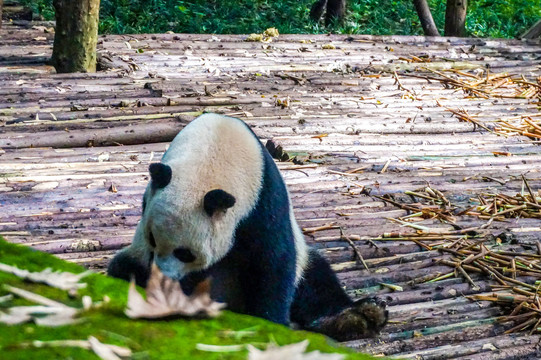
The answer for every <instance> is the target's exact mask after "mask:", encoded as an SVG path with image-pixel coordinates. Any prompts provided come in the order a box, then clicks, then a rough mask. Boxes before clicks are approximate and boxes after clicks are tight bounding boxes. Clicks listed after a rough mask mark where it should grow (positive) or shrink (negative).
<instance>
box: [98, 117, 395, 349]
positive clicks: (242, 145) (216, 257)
mask: <svg viewBox="0 0 541 360" xmlns="http://www.w3.org/2000/svg"><path fill="white" fill-rule="evenodd" d="M149 171H150V183H149V184H148V186H147V188H146V190H145V193H144V195H143V214H142V218H141V221H140V222H139V224H138V225H137V229H136V232H135V236H134V239H133V242H132V244H131V245H130V246H128V247H127V248H125V249H123V250H121V251H120V252H119V253H117V254H116V256H115V257H114V258H113V260H112V262H111V263H110V265H109V268H108V273H109V274H110V275H112V276H114V277H118V278H122V279H126V280H129V279H130V278H132V277H135V279H136V282H137V284H139V285H141V286H144V285H145V284H146V282H147V279H148V277H149V273H150V267H151V264H152V262H154V263H156V265H157V266H158V267H159V268H160V270H161V271H162V272H163V273H164V274H165V275H167V276H168V277H170V278H173V279H176V280H179V281H180V283H181V285H182V288H183V289H184V290H185V291H186V292H188V293H189V292H191V291H192V290H193V288H194V287H195V286H196V285H197V284H198V283H199V282H200V281H202V280H204V279H205V278H207V277H209V276H211V277H212V279H213V280H212V287H211V297H212V298H214V299H215V300H218V301H222V302H225V303H226V304H227V306H228V308H229V309H230V310H232V311H235V312H239V313H243V314H249V315H253V316H258V317H261V318H265V319H268V320H270V321H273V322H276V323H280V324H285V325H288V324H291V323H293V324H296V325H297V326H299V327H300V328H303V329H308V330H313V331H317V332H321V333H324V334H326V335H328V336H330V337H332V338H334V339H336V340H340V341H342V340H348V339H352V338H359V337H366V336H371V335H374V334H377V333H378V332H379V331H380V330H381V329H382V327H383V326H384V325H385V323H386V322H387V310H386V309H385V303H384V302H383V301H380V300H379V299H377V298H367V299H363V300H360V301H357V302H353V301H352V300H351V299H350V298H349V297H348V296H347V295H346V293H345V292H344V291H343V289H342V288H341V286H340V284H339V282H338V279H337V278H336V276H335V274H334V273H333V271H332V270H331V268H330V266H329V264H328V263H327V262H326V261H325V260H324V259H323V258H322V257H321V256H320V255H319V254H318V253H317V252H316V251H315V250H312V249H310V248H308V246H307V245H306V243H305V240H304V238H303V235H302V232H301V230H300V228H299V226H298V225H297V222H296V221H295V218H294V215H293V209H292V206H291V201H290V199H289V194H288V191H287V189H286V186H285V184H284V181H283V179H282V177H281V175H280V173H279V171H278V168H277V167H276V165H275V163H274V161H273V159H272V157H271V156H270V154H269V153H268V151H267V150H266V149H265V148H264V147H263V146H262V144H261V142H260V141H259V139H258V138H257V136H256V135H255V134H254V133H253V132H252V130H251V129H250V128H249V127H248V126H247V125H246V124H245V123H244V122H242V121H241V120H239V119H236V118H233V117H227V116H223V115H218V114H211V113H208V114H204V115H201V116H199V117H198V118H196V119H195V120H193V121H192V122H191V123H190V124H188V125H187V126H186V127H185V128H184V129H183V130H182V131H180V132H179V134H178V135H177V136H176V137H175V139H174V140H173V142H172V143H171V144H170V146H169V148H168V150H167V151H166V152H165V154H164V155H163V158H162V159H161V162H159V163H153V164H151V165H150V167H149Z"/></svg>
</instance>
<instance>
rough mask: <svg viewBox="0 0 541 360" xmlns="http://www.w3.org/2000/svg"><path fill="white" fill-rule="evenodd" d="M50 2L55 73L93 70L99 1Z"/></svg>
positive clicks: (63, 0)
mask: <svg viewBox="0 0 541 360" xmlns="http://www.w3.org/2000/svg"><path fill="white" fill-rule="evenodd" d="M53 5H54V8H55V11H56V14H55V17H56V31H55V37H54V47H53V57H52V64H53V66H54V67H55V69H56V72H58V73H68V72H95V71H96V45H97V41H98V20H99V9H100V0H53Z"/></svg>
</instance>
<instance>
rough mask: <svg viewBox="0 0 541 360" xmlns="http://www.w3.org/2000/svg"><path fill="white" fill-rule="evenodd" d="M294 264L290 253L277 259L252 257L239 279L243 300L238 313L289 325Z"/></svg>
mask: <svg viewBox="0 0 541 360" xmlns="http://www.w3.org/2000/svg"><path fill="white" fill-rule="evenodd" d="M257 253H259V254H261V253H260V252H257ZM263 254H264V253H263ZM245 260H246V259H245ZM294 261H295V259H294V258H293V257H291V256H290V255H289V254H286V255H283V256H277V257H266V256H263V257H261V256H254V257H253V258H251V259H250V260H249V261H245V262H244V265H245V266H243V270H242V274H241V276H240V277H239V279H240V287H241V291H242V294H243V299H244V301H243V303H244V304H243V309H242V311H241V312H242V313H245V314H248V315H252V316H257V317H261V318H264V319H267V320H270V321H273V322H275V323H279V324H284V325H289V322H290V319H289V311H290V307H291V303H292V301H293V296H294V288H295V287H294V286H295V285H294V281H295V262H294ZM237 264H238V262H237Z"/></svg>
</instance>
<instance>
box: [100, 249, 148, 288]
mask: <svg viewBox="0 0 541 360" xmlns="http://www.w3.org/2000/svg"><path fill="white" fill-rule="evenodd" d="M107 275H109V276H113V277H116V278H119V279H124V280H126V281H131V279H132V278H135V283H136V284H137V285H139V286H142V287H146V285H147V281H148V278H149V277H150V264H144V263H143V262H142V261H141V260H140V259H138V258H136V257H134V256H132V255H130V254H129V253H126V252H123V251H120V252H119V253H117V254H116V255H115V257H114V258H113V260H111V262H110V263H109V266H108V267H107Z"/></svg>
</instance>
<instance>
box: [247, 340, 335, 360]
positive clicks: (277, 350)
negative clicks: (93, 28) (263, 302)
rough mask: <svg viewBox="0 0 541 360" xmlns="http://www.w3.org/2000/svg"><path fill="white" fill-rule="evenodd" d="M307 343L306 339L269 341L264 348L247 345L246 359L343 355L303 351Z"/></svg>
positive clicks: (313, 359) (325, 359)
mask: <svg viewBox="0 0 541 360" xmlns="http://www.w3.org/2000/svg"><path fill="white" fill-rule="evenodd" d="M308 343H309V341H308V340H304V341H301V342H299V343H296V344H289V345H284V346H278V345H276V344H272V343H271V344H269V345H268V346H267V349H265V350H259V349H257V348H256V347H254V346H252V345H248V346H247V348H248V360H276V359H287V360H342V359H344V357H345V356H344V355H343V354H326V353H321V352H319V351H317V350H316V351H312V352H309V353H305V351H306V348H307V347H308Z"/></svg>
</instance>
